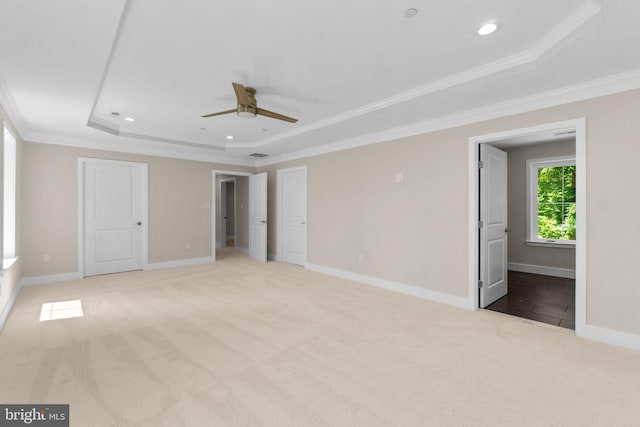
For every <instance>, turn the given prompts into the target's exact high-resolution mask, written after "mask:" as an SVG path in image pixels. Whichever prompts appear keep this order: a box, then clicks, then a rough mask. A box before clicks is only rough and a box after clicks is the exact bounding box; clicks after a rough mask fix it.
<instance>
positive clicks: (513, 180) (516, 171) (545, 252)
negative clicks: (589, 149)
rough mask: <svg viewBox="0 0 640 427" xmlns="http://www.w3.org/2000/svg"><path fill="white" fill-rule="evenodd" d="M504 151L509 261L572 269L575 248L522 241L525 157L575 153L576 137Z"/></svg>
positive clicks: (524, 207) (574, 261)
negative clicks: (541, 245) (536, 244)
mask: <svg viewBox="0 0 640 427" xmlns="http://www.w3.org/2000/svg"><path fill="white" fill-rule="evenodd" d="M504 151H506V152H507V155H508V169H507V171H508V172H507V174H508V179H507V180H508V190H507V192H508V196H507V200H508V211H509V214H508V223H509V229H510V233H509V262H515V263H519V264H529V265H539V266H544V267H554V268H564V269H569V270H575V268H576V250H575V248H573V247H567V248H558V247H540V246H530V245H527V244H526V242H525V241H526V239H527V173H528V171H527V160H529V159H543V158H546V157H556V156H564V155H575V153H576V143H575V140H573V141H564V142H557V143H546V144H534V145H526V146H524V147H513V148H508V149H504Z"/></svg>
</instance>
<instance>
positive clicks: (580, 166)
mask: <svg viewBox="0 0 640 427" xmlns="http://www.w3.org/2000/svg"><path fill="white" fill-rule="evenodd" d="M567 134H572V135H575V164H576V177H575V179H576V184H577V185H576V211H577V213H576V220H575V227H576V229H575V233H576V237H575V331H576V335H578V336H584V334H585V324H586V239H587V236H586V211H585V210H586V179H585V178H586V123H585V120H584V119H576V120H568V121H564V122H556V123H549V124H544V125H540V126H533V127H529V128H523V129H515V130H510V131H505V132H499V133H495V134H489V135H481V136H476V137H472V138H470V139H469V201H470V203H469V209H470V212H469V218H470V222H469V238H470V246H469V267H470V273H469V275H470V281H469V295H470V304H471V305H472V306H473V307H474V308H475V309H478V308H479V306H480V299H481V298H480V297H481V294H482V292H483V288H482V287H483V285H484V282H485V280H486V272H485V271H482V268H481V267H482V264H481V261H480V259H481V257H482V255H483V254H482V251H483V250H486V249H484V248H483V245H482V242H481V236H480V232H479V227H480V225H481V223H480V221H481V214H480V211H481V199H480V195H479V188H480V180H481V179H480V173H479V169H478V168H479V166H481V165H480V164H479V161H480V145H481V144H489V145H495V146H502V147H505V146H513V147H516V146H524V145H526V144H531V143H532V142H533V141H541V140H544V141H547V142H548V141H551V140H552V139H554V138H556V139H557V138H558V137H560V136H562V135H564V136H565V137H566V135H567ZM506 228H507V229H508V228H509V226H508V225H507V227H506ZM520 273H526V272H520ZM483 274H485V277H483ZM528 274H531V273H528ZM513 277H514V276H513V274H505V278H506V279H507V280H508V279H509V278H512V279H513ZM483 279H484V280H483ZM514 282H515V279H514Z"/></svg>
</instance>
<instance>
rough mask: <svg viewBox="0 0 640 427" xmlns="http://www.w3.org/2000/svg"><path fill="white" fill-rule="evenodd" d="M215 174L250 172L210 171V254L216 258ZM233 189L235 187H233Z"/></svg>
mask: <svg viewBox="0 0 640 427" xmlns="http://www.w3.org/2000/svg"><path fill="white" fill-rule="evenodd" d="M216 175H232V176H251V175H254V174H253V173H252V172H238V171H229V170H222V169H213V170H212V171H211V256H212V258H213V261H214V262H215V260H216V209H217V206H216ZM234 190H235V189H234Z"/></svg>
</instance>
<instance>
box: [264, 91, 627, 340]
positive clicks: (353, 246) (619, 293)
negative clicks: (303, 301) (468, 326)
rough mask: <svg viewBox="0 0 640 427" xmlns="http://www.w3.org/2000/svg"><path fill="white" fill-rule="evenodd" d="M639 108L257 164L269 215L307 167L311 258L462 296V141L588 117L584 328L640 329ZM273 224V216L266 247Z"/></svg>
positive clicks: (600, 109) (613, 99)
mask: <svg viewBox="0 0 640 427" xmlns="http://www.w3.org/2000/svg"><path fill="white" fill-rule="evenodd" d="M638 105H640V90H634V91H629V92H625V93H620V94H615V95H610V96H606V97H601V98H594V99H591V100H586V101H582V102H576V103H571V104H566V105H561V106H557V107H553V108H547V109H543V110H538V111H533V112H530V113H524V114H518V115H514V116H510V117H505V118H501V119H496V120H490V121H485V122H481V123H476V124H473V125H468V126H462V127H458V128H452V129H447V130H443V131H438V132H432V133H428V134H423V135H417V136H413V137H409V138H403V139H400V140H397V141H390V142H385V143H380V144H376V145H372V146H367V147H361V148H355V149H351V150H346V151H342V152H336V153H331V154H326V155H322V156H316V157H313V158H308V159H301V160H298V161H293V162H286V163H281V164H278V165H272V166H269V167H267V168H262V169H261V170H267V171H268V172H269V192H270V196H269V216H270V218H274V219H275V200H276V198H275V197H276V196H275V195H276V192H275V190H276V188H275V179H276V178H275V171H276V170H277V169H279V168H285V167H292V166H298V165H304V164H306V165H307V167H308V261H309V262H310V263H313V264H318V265H322V266H327V267H333V268H338V269H342V270H346V271H350V272H356V273H361V274H365V275H369V276H375V277H379V278H383V279H388V280H392V281H396V282H401V283H405V284H409V285H413V286H418V287H422V288H427V289H431V290H435V291H440V292H445V293H448V294H451V295H457V296H463V297H466V296H467V292H468V273H469V272H468V259H467V257H468V254H467V248H468V244H469V236H468V230H467V226H468V217H467V212H468V208H469V206H468V191H469V189H468V161H469V160H468V139H469V138H470V137H473V136H477V135H484V134H489V133H494V132H498V131H505V130H511V129H518V128H524V127H529V126H534V125H539V124H543V123H550V122H556V121H561V120H569V119H576V118H580V117H585V118H586V120H587V171H586V172H587V217H588V219H587V230H588V239H587V266H588V267H587V323H588V324H590V325H594V326H600V327H603V328H608V329H613V330H619V331H624V332H628V333H632V334H640V310H638V305H639V304H640V286H637V273H636V271H635V270H636V268H635V267H636V265H637V263H638V242H639V241H640V227H636V226H635V224H636V223H637V218H638V215H639V214H640V192H638V191H635V186H636V183H638V182H640V168H638V167H637V164H636V163H637V159H638V158H640V144H638V135H640V121H639V120H637V114H638ZM396 172H402V173H404V178H405V182H403V183H395V182H394V176H395V173H396ZM612 224H619V225H622V228H623V230H613V229H612ZM276 231H277V230H276V221H274V220H270V221H269V235H270V243H269V252H270V253H276V249H277V248H276V242H275V239H274V237H273V236H276ZM359 254H362V255H363V262H359V259H358V255H359Z"/></svg>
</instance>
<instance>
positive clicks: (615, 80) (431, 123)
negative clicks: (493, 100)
mask: <svg viewBox="0 0 640 427" xmlns="http://www.w3.org/2000/svg"><path fill="white" fill-rule="evenodd" d="M638 88H640V69H636V70H632V71H628V72H625V73H621V74H616V75H613V76H608V77H605V78H601V79H597V80H592V81H589V82H585V83H581V84H577V85H572V86H567V87H564V88H561V89H558V90H554V91H548V92H543V93H540V94H536V95H532V96H527V97H523V98H518V99H514V100H510V101H506V102H501V103H497V104H492V105H488V106H485V107H480V108H476V109H472V110H467V111H463V112H460V113H456V114H451V115H448V116H443V117H438V118H434V119H430V120H426V121H422V122H417V123H414V124H411V125H408V126H402V127H396V128H393V129H388V130H384V131H382V132H377V133H372V134H368V135H362V136H358V137H355V138H349V139H345V140H341V141H336V142H333V143H331V144H326V145H322V146H319V147H314V148H311V149H307V150H300V151H297V152H293V153H287V154H281V155H277V156H273V157H270V158H269V159H262V160H259V161H257V162H256V166H257V167H263V166H269V165H273V164H276V163H281V162H286V161H291V160H297V159H302V158H306V157H312V156H318V155H322V154H328V153H332V152H335V151H341V150H347V149H350V148H357V147H362V146H365V145H371V144H377V143H380V142H385V141H390V140H394V139H399V138H405V137H409V136H414V135H419V134H423V133H429V132H435V131H438V130H443V129H450V128H454V127H458V126H464V125H468V124H472V123H478V122H483V121H486V120H491V119H497V118H501V117H507V116H512V115H515V114H520V113H526V112H530V111H535V110H540V109H543V108H549V107H555V106H558V105H563V104H568V103H571V102H578V101H583V100H586V99H591V98H597V97H600V96H606V95H612V94H614V93H620V92H625V91H628V90H634V89H638Z"/></svg>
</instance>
